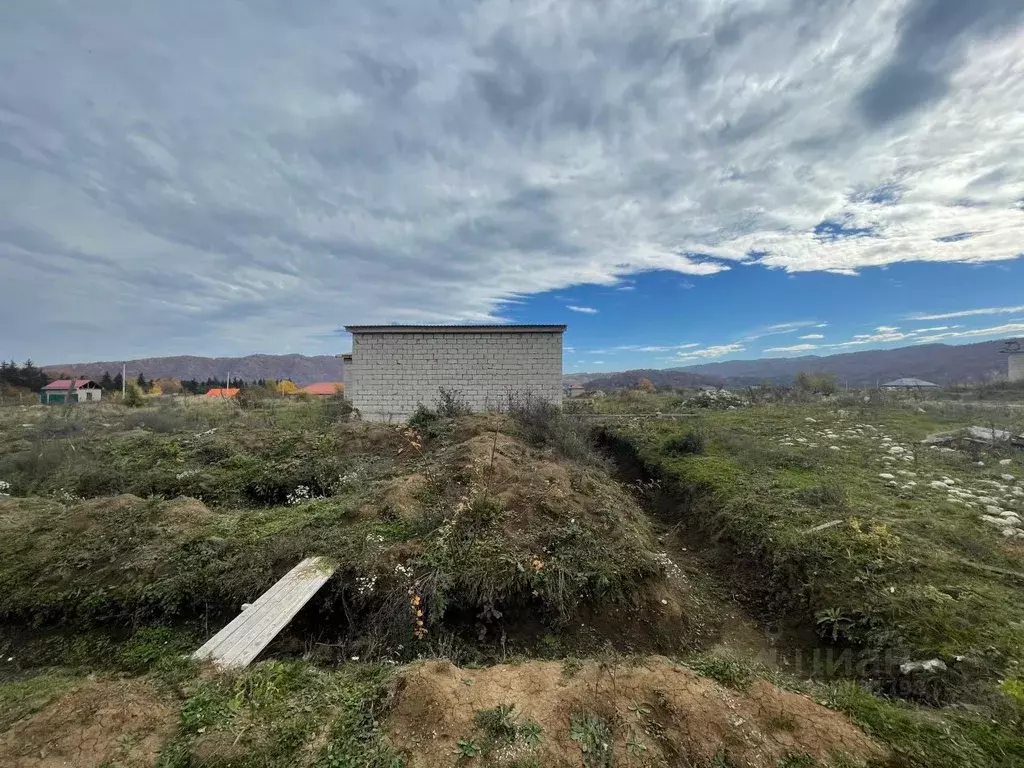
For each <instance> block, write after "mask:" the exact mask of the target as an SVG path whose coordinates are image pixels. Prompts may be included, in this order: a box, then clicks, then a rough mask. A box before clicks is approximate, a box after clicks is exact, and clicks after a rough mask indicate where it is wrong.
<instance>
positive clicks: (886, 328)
mask: <svg viewBox="0 0 1024 768" xmlns="http://www.w3.org/2000/svg"><path fill="white" fill-rule="evenodd" d="M898 330H899V327H897V326H895V325H880V326H878V327H877V328H875V331H876V332H877V333H895V332H896V331H898Z"/></svg>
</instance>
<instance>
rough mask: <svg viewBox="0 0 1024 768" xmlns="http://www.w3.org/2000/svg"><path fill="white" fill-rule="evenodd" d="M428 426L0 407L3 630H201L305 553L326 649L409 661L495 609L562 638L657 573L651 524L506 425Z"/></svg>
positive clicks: (295, 407) (494, 627)
mask: <svg viewBox="0 0 1024 768" xmlns="http://www.w3.org/2000/svg"><path fill="white" fill-rule="evenodd" d="M270 417H272V418H273V420H274V423H273V424H271V423H268V421H267V419H268V418H270ZM33 418H34V419H36V420H35V421H34V422H32V421H26V419H33ZM26 423H28V424H29V426H28V427H26V426H23V425H24V424H26ZM431 423H432V424H434V426H435V427H436V429H434V430H433V431H432V432H431V433H430V434H429V435H425V434H421V433H419V432H417V431H416V430H415V429H414V428H407V427H398V428H396V427H392V426H385V425H369V424H358V423H344V422H341V423H334V422H328V421H325V420H324V413H323V410H322V406H321V404H320V403H316V402H314V403H296V404H291V405H289V406H287V407H282V408H281V409H279V410H278V411H276V412H274V413H271V414H269V415H268V414H266V413H263V412H260V411H249V410H239V409H234V408H230V407H225V408H219V407H212V406H211V407H209V408H208V409H205V410H190V409H187V408H179V409H174V408H168V409H161V408H156V409H154V408H147V407H144V408H139V409H133V410H127V409H124V408H117V407H113V406H109V407H108V406H104V407H103V408H102V409H68V410H67V411H64V410H61V411H56V410H54V409H44V408H36V409H31V410H29V411H28V413H27V415H26V414H23V413H21V412H20V411H14V410H13V409H9V410H8V411H7V412H0V478H3V479H5V480H7V481H8V482H10V483H11V485H12V490H11V493H12V496H11V497H10V498H5V499H0V530H2V531H3V536H0V582H2V583H4V585H5V589H4V590H3V591H2V592H0V618H3V619H5V620H6V621H8V622H12V623H24V624H29V625H34V626H37V627H53V626H65V627H74V628H76V629H77V630H80V631H81V630H85V629H88V628H91V627H118V628H123V627H135V626H139V625H151V624H154V623H156V624H160V623H162V624H168V623H176V622H177V623H180V622H182V621H186V622H188V621H191V622H196V621H198V622H205V621H207V620H209V621H211V622H212V623H214V624H216V622H218V621H223V620H225V619H226V618H227V617H228V615H229V614H231V613H232V612H234V611H236V610H237V609H238V606H239V605H240V604H241V603H243V602H249V601H251V600H252V599H253V598H255V597H256V596H258V595H259V594H260V593H261V592H263V591H264V590H265V589H266V588H268V587H269V586H270V585H271V584H272V583H273V582H274V580H275V579H276V578H278V577H279V576H280V575H281V574H282V573H283V572H284V571H285V570H287V569H288V568H290V567H291V566H293V565H294V564H295V563H296V562H298V561H299V560H300V559H301V558H303V557H305V556H308V555H312V554H316V555H322V556H326V557H328V558H331V559H332V560H334V561H335V562H336V563H337V564H338V566H339V574H338V578H337V579H334V580H332V581H331V582H330V583H329V584H328V586H327V587H325V588H324V589H323V590H322V591H321V593H320V595H319V596H318V599H317V602H316V605H315V606H314V607H313V608H312V609H310V610H313V611H316V610H319V611H321V616H322V618H321V621H320V622H319V623H320V625H321V626H330V627H337V631H338V632H339V633H340V634H341V637H340V638H339V637H331V638H329V640H330V641H331V642H332V643H333V644H334V645H336V646H337V647H339V648H342V647H343V648H344V653H345V654H347V655H359V656H362V657H364V658H369V657H374V658H376V657H380V656H385V655H386V656H389V657H394V655H395V654H396V653H398V655H399V657H411V656H413V655H415V654H419V653H423V652H425V651H428V650H429V648H430V647H431V644H432V643H435V642H436V643H438V644H441V643H443V642H448V640H447V638H449V637H450V635H451V633H452V632H453V631H458V632H462V631H463V630H464V629H468V630H469V631H468V632H463V635H464V637H466V642H468V643H470V644H472V645H475V646H479V644H480V643H479V640H480V639H481V638H482V639H484V640H485V641H489V640H491V639H498V638H499V637H500V636H501V632H502V630H501V627H502V625H503V621H504V620H505V616H506V615H508V614H509V613H510V612H515V611H520V612H523V611H529V612H530V613H531V614H533V615H539V616H541V617H543V618H544V620H545V621H547V622H548V623H550V624H551V625H552V626H559V625H561V624H563V623H564V622H566V621H569V620H570V619H571V618H572V617H574V616H575V615H576V614H577V613H578V611H579V610H580V607H581V606H582V605H584V604H591V605H596V604H600V603H606V602H608V601H616V600H621V599H628V598H629V597H630V596H631V595H633V594H635V593H636V592H637V591H638V590H641V589H643V588H645V584H646V583H647V582H648V581H652V580H656V579H658V578H660V577H661V566H660V564H659V563H658V561H657V559H656V557H655V549H656V547H657V544H656V541H655V540H654V536H653V533H652V531H651V527H650V524H649V522H648V521H647V519H646V518H645V516H644V515H643V513H642V512H641V511H640V509H639V508H638V506H637V505H636V504H635V502H634V501H633V500H632V499H631V498H630V496H629V494H628V493H627V492H626V491H624V490H623V489H622V488H620V487H619V486H618V484H617V483H615V482H614V481H613V480H612V479H611V478H610V477H609V476H608V475H607V474H605V473H604V472H603V471H601V470H600V469H599V468H598V467H596V466H593V464H591V463H587V462H586V461H585V457H582V458H583V459H584V460H581V461H580V462H574V461H568V462H567V461H565V460H560V459H555V458H553V457H552V455H551V453H550V447H542V446H540V445H537V446H533V445H527V444H524V443H522V442H520V441H518V440H517V439H515V438H513V437H509V436H508V434H505V432H507V433H511V434H516V433H517V431H518V430H519V429H520V428H521V427H520V426H519V425H518V422H514V421H511V420H508V419H503V420H502V419H499V420H498V421H494V420H489V419H488V417H462V418H460V419H441V418H439V419H438V420H436V422H431ZM547 423H548V427H550V426H551V424H552V423H554V422H547ZM152 425H157V426H158V429H152V428H151V426H152ZM563 426H564V424H562V422H560V421H558V422H557V425H556V427H554V428H553V429H551V430H549V431H547V432H544V434H553V435H558V434H563V433H564V432H565V430H564V429H562V427H563ZM545 429H547V428H546V427H545ZM501 430H504V432H502V431H501ZM538 439H539V438H538ZM558 439H561V438H557V439H556V442H557V440H558ZM580 439H582V438H580ZM541 442H543V441H542V440H541ZM588 450H590V448H589V447H588ZM467 624H468V625H469V626H468V627H467ZM471 637H475V639H472V640H470V639H469V638H471ZM339 640H340V642H339Z"/></svg>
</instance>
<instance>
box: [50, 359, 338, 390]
mask: <svg viewBox="0 0 1024 768" xmlns="http://www.w3.org/2000/svg"><path fill="white" fill-rule="evenodd" d="M122 364H125V365H127V366H128V376H129V377H131V378H135V377H136V376H138V375H139V373H142V374H144V375H145V377H146V378H147V379H182V380H188V379H196V380H198V381H204V380H206V379H209V378H214V379H221V380H223V379H225V378H226V377H227V376H228V374H230V375H231V378H232V379H242V380H244V381H255V380H257V379H291V380H292V381H294V382H295V383H296V384H298V385H299V386H304V385H306V384H315V383H317V382H320V381H342V365H341V360H339V359H338V358H336V357H334V356H332V355H317V356H314V357H307V356H306V355H248V356H246V357H193V356H191V355H184V356H181V357H146V358H142V359H141V360H108V361H103V362H96V363H72V364H68V365H46V366H43V370H44V371H46V372H47V373H48V374H50V375H51V376H52V375H55V374H59V373H66V374H74V375H76V376H84V377H87V378H91V379H98V378H99V377H100V376H102V375H103V372H104V371H108V372H109V373H110V375H111V376H115V375H116V374H118V373H120V372H121V365H122Z"/></svg>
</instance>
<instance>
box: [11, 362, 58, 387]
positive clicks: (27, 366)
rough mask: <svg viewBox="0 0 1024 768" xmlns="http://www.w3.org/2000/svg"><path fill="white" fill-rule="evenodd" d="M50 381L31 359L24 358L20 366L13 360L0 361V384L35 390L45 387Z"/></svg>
mask: <svg viewBox="0 0 1024 768" xmlns="http://www.w3.org/2000/svg"><path fill="white" fill-rule="evenodd" d="M50 381H52V379H51V378H50V377H49V376H48V375H46V374H45V373H44V372H43V371H42V370H40V369H39V368H37V367H36V366H35V365H34V364H33V363H32V361H31V360H26V361H25V362H24V364H23V365H21V366H20V367H19V366H18V364H17V363H16V362H14V361H13V360H11V361H10V362H9V363H8V362H6V361H0V384H4V385H6V386H8V387H18V388H24V389H31V390H33V391H36V390H40V389H42V388H43V387H45V386H46V385H47V384H49V383H50Z"/></svg>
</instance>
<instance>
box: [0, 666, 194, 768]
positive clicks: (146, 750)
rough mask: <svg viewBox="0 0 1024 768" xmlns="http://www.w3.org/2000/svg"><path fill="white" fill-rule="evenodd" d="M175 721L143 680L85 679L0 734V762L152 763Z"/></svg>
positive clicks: (48, 765)
mask: <svg viewBox="0 0 1024 768" xmlns="http://www.w3.org/2000/svg"><path fill="white" fill-rule="evenodd" d="M176 722H177V714H176V712H175V710H173V709H172V708H170V707H168V706H167V705H166V704H165V703H163V702H162V701H161V700H160V699H159V698H158V697H157V696H156V694H155V692H154V691H153V689H152V687H151V685H150V684H148V683H146V682H144V681H141V680H118V681H90V682H87V683H85V684H84V685H83V686H81V687H80V688H78V689H77V690H75V691H73V692H72V693H69V694H67V695H66V696H63V697H61V698H60V699H58V700H56V701H54V702H53V703H51V704H50V705H49V706H47V707H46V708H45V709H43V710H42V711H41V712H39V713H38V714H36V715H34V716H32V717H30V718H26V719H24V720H22V721H20V722H18V723H15V724H14V725H13V726H12V727H11V728H10V729H9V730H8V731H7V732H6V733H3V734H0V765H3V766H5V768H70V767H71V766H74V768H92V767H97V768H98V766H110V767H111V768H113V766H118V768H135V767H136V766H138V768H142V766H151V765H153V762H154V760H155V759H156V755H157V752H158V751H159V749H160V747H161V746H162V745H163V743H164V741H165V740H166V739H167V737H169V736H170V735H171V733H172V732H173V730H174V726H175V724H176Z"/></svg>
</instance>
